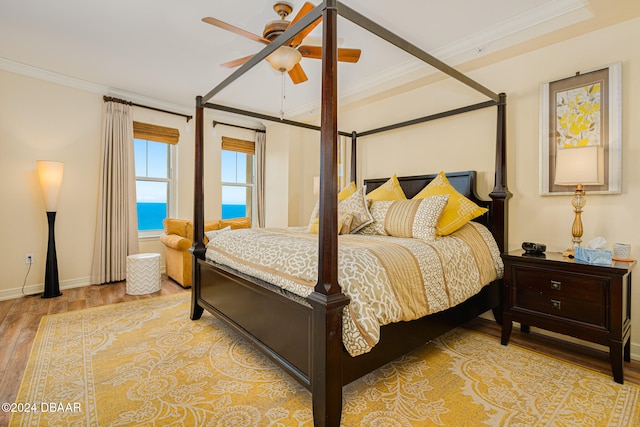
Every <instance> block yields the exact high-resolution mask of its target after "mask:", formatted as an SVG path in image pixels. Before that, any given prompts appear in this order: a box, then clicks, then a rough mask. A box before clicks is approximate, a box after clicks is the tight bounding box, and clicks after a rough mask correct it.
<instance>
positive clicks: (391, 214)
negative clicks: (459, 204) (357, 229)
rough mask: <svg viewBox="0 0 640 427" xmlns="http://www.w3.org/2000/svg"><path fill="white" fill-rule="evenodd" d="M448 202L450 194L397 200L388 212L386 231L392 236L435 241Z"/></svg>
mask: <svg viewBox="0 0 640 427" xmlns="http://www.w3.org/2000/svg"><path fill="white" fill-rule="evenodd" d="M448 200H449V195H448V194H443V195H440V196H433V197H425V198H423V199H411V200H397V201H395V202H393V203H392V204H391V206H389V209H388V210H387V214H386V215H385V218H384V230H385V231H386V232H387V234H388V235H390V236H395V237H413V238H416V239H423V240H434V239H435V238H436V225H437V224H438V220H439V219H440V215H442V211H443V210H444V207H445V205H446V204H447V201H448Z"/></svg>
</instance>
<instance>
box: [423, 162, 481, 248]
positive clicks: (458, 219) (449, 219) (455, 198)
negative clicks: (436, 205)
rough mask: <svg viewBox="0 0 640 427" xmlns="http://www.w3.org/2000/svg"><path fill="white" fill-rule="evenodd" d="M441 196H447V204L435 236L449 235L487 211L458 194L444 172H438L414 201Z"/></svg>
mask: <svg viewBox="0 0 640 427" xmlns="http://www.w3.org/2000/svg"><path fill="white" fill-rule="evenodd" d="M441 194H448V195H449V202H448V203H447V206H445V208H444V211H443V212H442V216H441V217H440V220H439V221H438V226H437V227H436V234H437V235H438V236H446V235H448V234H451V233H453V232H454V231H456V230H458V229H459V228H460V227H462V226H463V225H465V224H466V223H467V222H469V221H471V220H472V219H474V218H477V217H479V216H480V215H482V214H484V213H485V212H487V211H488V209H486V208H481V207H480V206H478V205H476V204H475V203H473V202H472V201H471V200H469V199H467V198H466V197H464V196H463V195H462V194H460V193H459V192H458V191H457V190H456V189H455V188H454V187H453V186H452V185H451V184H450V183H449V180H448V179H447V177H446V175H445V174H444V172H440V173H439V174H438V176H437V177H435V178H434V179H433V181H431V182H430V183H429V185H427V186H426V187H424V188H423V189H422V191H420V192H419V193H418V194H416V195H415V197H414V199H421V198H424V197H430V196H437V195H441Z"/></svg>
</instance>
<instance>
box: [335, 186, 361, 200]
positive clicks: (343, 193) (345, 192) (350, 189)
mask: <svg viewBox="0 0 640 427" xmlns="http://www.w3.org/2000/svg"><path fill="white" fill-rule="evenodd" d="M356 191H358V189H357V188H356V183H355V182H351V183H350V184H349V185H347V186H346V187H344V188H343V189H342V190H340V192H339V193H338V200H345V199H346V198H347V197H349V196H350V195H352V194H355V192H356Z"/></svg>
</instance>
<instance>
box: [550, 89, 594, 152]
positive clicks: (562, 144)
mask: <svg viewBox="0 0 640 427" xmlns="http://www.w3.org/2000/svg"><path fill="white" fill-rule="evenodd" d="M601 88H602V82H597V83H594V84H591V85H587V86H580V87H577V88H573V89H569V90H566V91H561V92H558V93H556V112H557V114H558V116H557V127H556V131H557V135H558V137H557V138H558V139H557V142H558V148H559V149H563V148H572V147H586V146H592V145H600V139H601V138H600V112H601V109H600V96H601V94H602V90H601Z"/></svg>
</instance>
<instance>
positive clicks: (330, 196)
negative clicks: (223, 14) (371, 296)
mask: <svg viewBox="0 0 640 427" xmlns="http://www.w3.org/2000/svg"><path fill="white" fill-rule="evenodd" d="M338 14H339V15H341V16H343V17H345V18H346V19H349V20H350V21H352V22H354V23H356V24H358V25H360V26H362V27H363V28H365V29H367V30H369V31H371V32H372V33H374V34H376V35H377V36H379V37H382V38H383V39H385V40H387V41H389V42H390V43H392V44H394V45H396V46H397V47H399V48H401V49H403V50H405V51H406V52H408V53H410V54H412V55H414V56H415V57H417V58H419V59H422V60H423V61H425V62H427V63H428V64H430V65H432V66H434V67H436V68H437V69H439V70H441V71H443V72H445V73H447V74H448V75H450V76H451V77H454V78H455V79H457V80H459V81H461V82H462V83H464V84H466V85H468V86H470V87H471V88H473V89H475V90H477V91H479V92H481V93H483V94H485V95H486V96H488V97H489V98H490V101H487V102H484V103H481V104H474V105H470V106H466V107H462V108H459V109H456V110H451V111H446V112H444V113H440V114H436V115H433V116H427V117H421V118H418V119H413V120H410V121H407V122H403V123H399V124H396V125H392V126H386V127H383V128H379V129H373V130H369V131H366V132H361V133H357V132H351V133H345V132H339V131H338V129H337V84H336V82H337V80H336V70H337V43H336V41H337V31H336V27H337V17H338ZM318 18H322V25H323V59H322V70H323V77H322V79H323V81H322V101H321V102H322V107H321V126H320V127H316V126H312V125H309V124H304V123H298V122H294V121H290V120H280V119H279V118H277V117H271V116H266V115H263V114H259V113H253V112H250V111H244V110H239V109H236V108H231V107H227V106H223V105H218V104H212V103H208V102H207V101H208V100H209V99H211V98H212V97H213V96H215V95H216V94H217V93H218V92H220V91H221V90H222V89H223V88H224V87H226V86H227V85H229V84H230V83H232V82H233V81H235V80H236V79H237V78H238V77H239V76H241V75H242V74H244V73H245V72H246V71H248V70H249V69H251V68H252V67H253V66H255V65H256V64H257V63H259V62H260V61H262V60H263V59H264V58H266V57H267V56H268V55H269V54H270V53H271V52H273V51H274V50H275V49H277V48H278V47H279V46H281V45H283V44H284V43H286V42H287V41H288V40H290V39H291V38H292V37H294V36H295V35H296V34H297V33H298V32H300V31H301V30H303V29H304V28H306V27H307V26H308V25H310V24H311V23H313V22H314V21H316V20H317V19H318ZM492 106H495V107H497V113H498V114H497V131H496V146H495V152H496V163H495V165H496V166H495V186H494V189H493V191H492V192H491V193H490V194H489V196H490V197H491V201H485V200H481V199H480V198H479V197H478V196H477V194H476V188H477V187H476V173H475V172H458V173H451V174H447V176H448V178H449V180H450V182H451V184H452V185H453V186H454V187H456V189H457V190H458V191H459V192H461V193H462V194H464V195H465V196H466V197H468V198H469V199H471V200H473V201H474V202H476V203H477V204H479V205H481V206H485V207H487V208H488V209H489V211H488V213H487V214H485V215H483V216H481V217H480V218H479V219H478V220H479V221H480V222H483V223H484V224H485V225H487V227H488V228H489V230H490V231H491V232H492V234H493V235H494V237H495V239H496V242H497V243H498V247H499V249H500V250H501V251H503V252H504V250H505V248H507V201H508V199H509V197H510V193H509V191H508V190H507V186H506V164H505V163H506V162H505V159H506V156H505V151H506V150H505V149H506V138H505V137H506V135H505V130H506V129H505V122H506V95H504V94H499V95H498V94H495V93H493V92H492V91H490V90H488V89H487V88H485V87H483V86H482V85H480V84H478V83H476V82H475V81H473V80H471V79H469V78H468V77H466V76H464V75H463V74H461V73H459V72H458V71H456V70H454V69H452V68H451V67H449V66H447V65H446V64H444V63H442V62H440V61H438V60H437V59H435V58H433V57H432V56H430V55H429V54H427V53H426V52H424V51H422V50H420V49H419V48H417V47H415V46H413V45H411V44H410V43H408V42H406V41H405V40H402V39H400V38H399V37H397V36H395V35H394V34H392V33H390V32H388V31H386V30H385V29H383V28H382V27H380V26H379V25H377V24H376V23H374V22H372V21H370V20H369V19H368V18H366V17H364V16H362V15H361V14H359V13H358V12H355V11H354V10H352V9H350V8H348V7H347V6H345V5H343V4H342V3H340V2H338V1H337V0H324V1H323V2H322V3H321V4H320V5H318V6H316V7H315V8H314V9H313V10H312V11H311V12H309V13H308V14H307V15H305V16H304V17H303V18H302V19H300V20H299V21H297V22H296V23H295V24H294V25H292V26H291V27H290V28H289V29H287V30H286V31H285V33H284V34H282V35H281V36H279V37H278V38H277V39H276V40H274V41H273V42H272V43H271V44H269V45H268V46H267V47H265V48H264V49H263V50H262V51H261V52H259V53H258V54H256V55H255V56H254V57H253V58H252V59H251V60H249V61H248V62H247V63H245V64H244V65H243V66H241V67H240V68H239V69H238V70H237V71H235V72H234V73H233V74H231V76H229V77H228V78H227V79H226V80H225V81H223V82H222V83H220V84H219V85H218V86H216V87H215V88H214V89H213V90H211V91H210V92H209V93H208V94H207V95H205V96H204V97H202V96H198V97H197V98H196V114H195V116H196V126H195V128H196V131H195V133H196V135H195V142H196V147H195V181H194V244H193V247H192V249H191V251H192V253H193V256H194V263H193V266H194V268H193V288H192V304H191V319H193V320H196V319H199V318H200V317H201V316H202V313H203V310H204V309H206V310H207V311H209V312H211V313H212V314H214V315H215V316H216V317H218V318H219V319H221V320H222V321H223V322H224V323H226V324H227V325H228V326H229V327H231V328H232V329H233V330H235V331H236V332H237V333H238V334H240V335H241V336H243V337H244V338H245V339H246V340H248V341H249V342H250V343H251V344H252V345H254V346H255V347H256V348H257V349H259V350H260V351H262V352H263V353H264V354H266V355H267V356H268V357H270V358H271V359H272V360H273V361H275V362H276V363H277V364H278V365H279V366H281V367H282V368H283V369H284V370H285V371H286V372H288V373H289V374H290V375H292V376H293V377H294V378H296V379H297V380H298V381H299V382H300V383H302V384H303V385H304V386H306V387H307V388H308V389H310V390H311V392H312V396H313V415H314V424H315V425H316V426H325V425H326V426H338V425H340V419H341V412H342V386H343V385H344V384H348V383H349V382H351V381H353V380H355V379H357V378H360V377H361V376H363V375H365V374H366V373H368V372H371V371H372V370H375V369H377V368H378V367H380V366H382V365H384V364H386V363H388V362H390V361H392V360H394V359H396V358H397V357H399V356H401V355H403V354H406V353H408V352H409V351H411V350H413V349H415V348H417V347H419V346H421V345H424V344H425V343H426V342H428V341H429V340H431V339H433V338H436V337H438V336H439V335H441V334H443V333H444V332H446V331H449V330H451V329H453V328H455V327H456V326H458V325H460V324H462V323H464V322H466V321H468V320H470V319H472V318H474V317H476V316H478V315H479V314H481V313H484V312H485V311H487V310H494V314H496V316H495V317H496V319H500V318H501V316H500V315H499V314H497V312H496V310H498V311H499V310H500V298H501V297H500V295H501V293H500V281H495V282H493V283H491V284H489V285H487V286H485V287H484V288H483V290H482V291H481V292H480V293H479V294H478V295H476V296H474V297H472V298H470V299H469V300H467V301H465V302H464V303H462V304H460V305H458V306H456V307H453V308H451V309H449V310H446V311H444V312H440V313H436V314H433V315H430V316H426V317H423V318H421V319H418V320H414V321H411V322H399V323H394V324H391V325H387V326H384V327H383V328H382V330H381V338H380V342H379V343H378V344H377V345H376V346H375V347H374V348H373V349H372V350H371V351H370V352H368V353H365V354H363V355H360V356H357V357H351V356H350V355H349V354H348V353H347V352H346V350H345V349H344V347H343V345H342V311H343V308H344V307H345V306H346V305H348V304H349V299H348V297H346V296H345V295H344V294H343V293H342V291H341V288H340V285H339V284H338V280H337V278H338V257H337V250H336V248H337V245H338V232H337V200H338V197H337V192H338V189H337V138H338V136H339V135H349V136H351V138H352V144H351V146H352V150H351V153H352V154H351V174H352V176H351V178H352V180H353V181H354V182H358V180H356V176H355V171H356V164H357V163H356V160H355V157H356V152H357V149H356V143H357V138H358V137H363V136H367V135H371V134H374V133H378V132H384V131H389V130H393V129H397V128H399V127H403V126H409V125H413V124H416V123H422V122H425V121H429V120H434V119H437V118H440V117H447V116H452V115H455V114H459V113H464V112H467V111H473V110H477V109H480V108H486V107H492ZM204 108H211V109H216V110H221V111H226V112H231V113H235V114H242V115H245V116H250V117H254V118H259V119H263V120H269V121H276V122H281V123H282V122H284V123H286V124H290V125H292V126H300V127H304V128H311V129H317V130H319V131H320V133H321V149H320V151H321V153H320V157H321V165H320V166H321V167H320V169H321V171H320V176H321V177H320V212H319V217H320V230H319V237H318V238H319V241H318V250H319V252H318V261H319V262H318V283H317V284H316V286H315V288H314V292H312V293H311V295H310V296H309V297H308V298H301V297H298V296H295V295H292V294H290V293H288V292H286V291H283V290H282V289H279V288H277V287H275V286H273V285H271V284H269V283H266V282H263V281H261V280H259V279H256V278H254V277H251V276H248V275H246V274H242V273H240V272H238V271H235V270H233V269H231V268H229V267H226V266H223V265H219V264H212V263H210V262H206V261H205V252H206V248H205V245H204V242H203V236H204V202H203V199H204V188H203V177H204V163H205V162H204V119H203V117H204V114H203V110H204ZM434 172H435V171H434ZM435 176H436V175H435V174H434V175H423V176H412V177H401V178H399V181H400V183H401V185H402V187H403V189H404V191H405V194H406V195H407V197H409V198H410V197H412V196H413V195H415V194H416V193H417V192H418V191H420V190H421V189H422V188H424V186H425V185H427V183H428V182H430V181H431V180H432V179H433V178H434V177H435ZM387 179H388V178H381V179H369V180H365V181H364V183H365V184H366V185H367V190H368V191H371V190H372V189H374V188H376V187H377V186H379V185H381V184H383V183H384V182H385V181H386V180H387Z"/></svg>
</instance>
